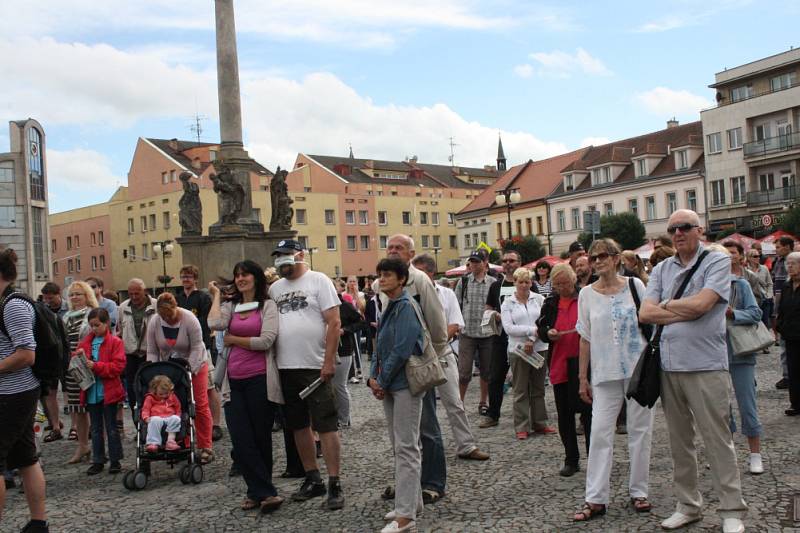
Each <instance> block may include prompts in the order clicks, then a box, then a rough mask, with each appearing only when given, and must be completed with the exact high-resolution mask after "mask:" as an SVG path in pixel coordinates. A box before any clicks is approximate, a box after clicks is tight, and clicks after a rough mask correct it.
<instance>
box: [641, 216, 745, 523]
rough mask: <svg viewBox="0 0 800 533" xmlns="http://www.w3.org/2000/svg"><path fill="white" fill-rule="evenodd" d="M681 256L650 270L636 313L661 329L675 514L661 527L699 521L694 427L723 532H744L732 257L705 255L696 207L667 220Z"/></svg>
mask: <svg viewBox="0 0 800 533" xmlns="http://www.w3.org/2000/svg"><path fill="white" fill-rule="evenodd" d="M667 231H668V233H669V234H670V235H672V242H673V244H674V245H675V250H676V254H675V256H674V257H670V258H668V259H665V260H664V261H662V262H661V263H659V264H658V265H657V266H656V268H655V269H654V270H653V273H652V274H651V275H650V281H649V283H648V285H647V292H646V294H645V299H644V302H642V308H641V311H640V313H639V319H640V320H641V321H642V322H646V323H651V324H658V325H661V326H663V327H664V329H663V332H662V335H661V368H662V373H661V404H662V406H663V408H664V416H665V419H666V422H667V430H668V431H669V439H670V448H671V451H672V462H673V477H674V485H675V496H676V499H677V501H678V505H677V509H676V511H675V513H674V514H673V515H672V516H670V517H669V518H667V519H666V520H664V521H663V522H662V523H661V527H662V528H663V529H667V530H672V529H678V528H682V527H684V526H687V525H689V524H691V523H693V522H697V521H698V520H701V519H702V505H703V498H702V496H701V495H700V491H699V489H698V481H697V478H698V472H697V450H696V448H695V444H694V437H695V428H698V429H699V430H700V435H701V436H702V438H703V443H704V444H705V448H706V457H707V459H708V461H709V462H710V463H711V476H712V479H713V486H714V489H715V490H716V491H717V492H718V497H719V506H718V509H717V510H718V512H719V514H720V516H721V518H722V531H723V532H724V533H734V532H739V533H741V532H743V531H744V524H743V523H742V520H741V517H742V516H743V515H744V513H745V512H746V511H747V505H746V504H745V502H744V500H743V499H742V489H741V479H740V476H739V467H738V465H737V461H736V451H735V450H734V447H733V438H732V436H731V432H730V429H729V427H728V418H729V416H730V390H731V379H730V374H729V373H728V351H727V345H726V343H725V335H726V332H725V310H726V308H727V303H728V298H729V296H730V258H729V257H728V256H726V255H725V254H723V253H720V252H710V253H708V254H707V255H706V256H705V257H703V256H702V254H703V251H704V250H703V246H702V245H701V244H700V237H701V236H702V234H703V228H702V227H701V226H700V218H699V217H698V216H697V213H695V212H694V211H690V210H688V209H681V210H678V211H676V212H674V213H673V214H672V216H670V218H669V223H668V230H667ZM698 261H700V264H699V267H698V268H697V269H696V271H695V272H694V274H693V275H692V277H691V280H690V281H689V283H688V285H687V287H686V290H685V292H684V293H683V296H682V297H681V298H680V299H673V296H674V295H675V293H676V292H677V290H678V287H679V286H680V285H681V282H682V281H683V280H684V279H685V278H686V276H687V275H689V273H690V271H691V270H692V267H693V266H694V265H695V264H696V263H697V262H698Z"/></svg>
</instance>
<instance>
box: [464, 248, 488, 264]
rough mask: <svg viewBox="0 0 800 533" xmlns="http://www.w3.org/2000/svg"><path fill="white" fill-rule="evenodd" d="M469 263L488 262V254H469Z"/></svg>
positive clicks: (474, 252)
mask: <svg viewBox="0 0 800 533" xmlns="http://www.w3.org/2000/svg"><path fill="white" fill-rule="evenodd" d="M467 261H486V252H484V251H483V250H475V251H473V252H472V253H471V254H469V257H468V258H467Z"/></svg>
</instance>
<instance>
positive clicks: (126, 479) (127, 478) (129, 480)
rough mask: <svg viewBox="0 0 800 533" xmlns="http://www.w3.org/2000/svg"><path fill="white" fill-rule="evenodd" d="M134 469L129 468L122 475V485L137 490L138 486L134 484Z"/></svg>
mask: <svg viewBox="0 0 800 533" xmlns="http://www.w3.org/2000/svg"><path fill="white" fill-rule="evenodd" d="M133 474H134V471H133V470H128V471H127V472H125V475H124V476H122V486H123V487H125V488H126V489H128V490H136V487H134V486H133Z"/></svg>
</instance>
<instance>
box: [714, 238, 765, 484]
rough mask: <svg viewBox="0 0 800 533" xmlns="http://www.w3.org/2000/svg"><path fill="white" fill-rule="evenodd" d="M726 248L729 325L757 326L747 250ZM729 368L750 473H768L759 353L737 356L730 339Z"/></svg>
mask: <svg viewBox="0 0 800 533" xmlns="http://www.w3.org/2000/svg"><path fill="white" fill-rule="evenodd" d="M723 246H725V249H726V250H727V251H728V253H729V254H730V256H731V295H730V300H729V303H728V310H727V312H726V318H727V321H728V324H729V325H740V324H741V325H748V324H757V323H758V322H759V321H760V320H761V308H760V307H759V306H758V304H757V303H756V298H755V296H754V295H753V290H752V289H751V288H750V284H749V283H748V282H747V280H746V278H745V277H744V276H745V272H744V249H743V248H742V245H741V244H739V243H737V242H735V241H726V242H725V243H724V245H723ZM727 341H728V368H729V369H730V373H731V381H732V382H733V392H734V393H735V394H736V403H737V404H738V406H739V416H740V417H741V421H742V434H743V435H744V436H745V437H747V444H748V445H749V446H750V473H751V474H762V473H764V464H763V462H762V460H761V434H762V433H763V428H762V426H761V421H760V420H759V419H758V406H757V405H756V376H755V373H756V354H754V353H751V354H745V355H733V351H732V349H731V340H730V335H729V336H728V339H727ZM731 431H732V432H735V431H736V420H735V419H734V418H733V414H731Z"/></svg>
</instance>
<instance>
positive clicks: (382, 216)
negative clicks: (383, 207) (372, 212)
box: [378, 211, 389, 226]
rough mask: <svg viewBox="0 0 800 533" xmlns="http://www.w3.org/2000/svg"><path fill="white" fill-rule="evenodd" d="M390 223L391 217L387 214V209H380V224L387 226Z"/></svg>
mask: <svg viewBox="0 0 800 533" xmlns="http://www.w3.org/2000/svg"><path fill="white" fill-rule="evenodd" d="M388 223H389V217H388V215H387V214H386V211H378V224H379V225H381V226H385V225H386V224H388Z"/></svg>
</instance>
